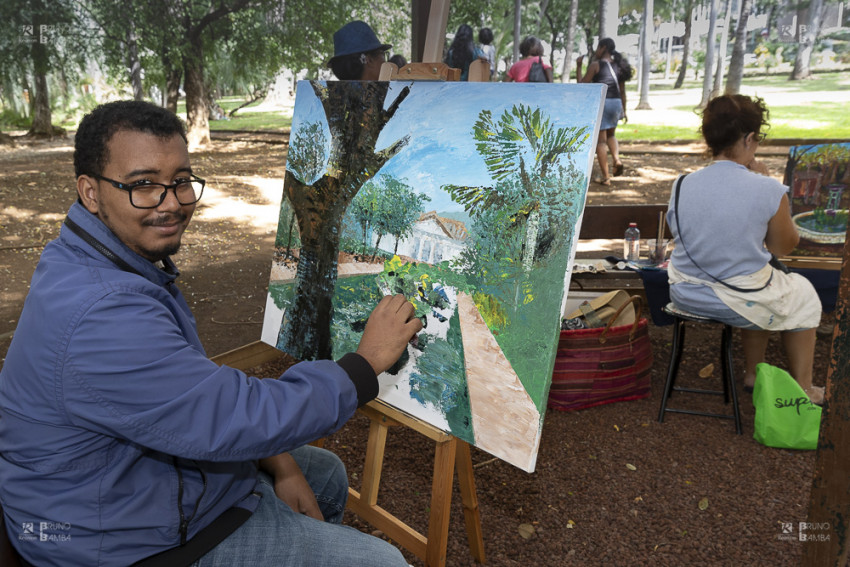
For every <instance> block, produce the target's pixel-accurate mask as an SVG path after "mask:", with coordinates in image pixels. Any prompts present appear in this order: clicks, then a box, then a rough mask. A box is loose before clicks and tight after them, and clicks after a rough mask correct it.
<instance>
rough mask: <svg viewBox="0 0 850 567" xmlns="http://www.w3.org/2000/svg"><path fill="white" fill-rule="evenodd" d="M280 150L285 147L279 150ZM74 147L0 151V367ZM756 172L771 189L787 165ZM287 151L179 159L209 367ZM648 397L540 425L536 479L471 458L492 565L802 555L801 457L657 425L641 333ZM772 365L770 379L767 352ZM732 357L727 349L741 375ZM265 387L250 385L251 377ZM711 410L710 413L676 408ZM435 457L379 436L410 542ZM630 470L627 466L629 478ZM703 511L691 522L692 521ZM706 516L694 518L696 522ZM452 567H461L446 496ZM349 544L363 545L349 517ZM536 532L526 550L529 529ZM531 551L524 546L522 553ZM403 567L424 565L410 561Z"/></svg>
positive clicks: (716, 433)
mask: <svg viewBox="0 0 850 567" xmlns="http://www.w3.org/2000/svg"><path fill="white" fill-rule="evenodd" d="M278 142H285V139H283V140H281V139H278ZM71 145H72V140H71V138H66V139H59V140H54V141H51V142H40V143H33V144H19V145H18V146H16V147H14V148H3V149H0V194H1V195H2V197H0V201H2V212H0V357H3V356H5V351H6V349H7V348H8V346H9V341H10V339H11V334H12V332H13V331H14V328H15V324H16V321H17V317H18V315H19V313H20V309H21V307H22V304H23V300H24V297H25V295H26V292H27V287H28V285H29V280H30V278H31V276H32V271H33V269H34V268H35V264H36V262H37V260H38V256H39V254H40V253H41V249H42V247H43V246H44V244H45V243H46V242H48V241H49V240H50V239H52V238H54V237H55V236H56V235H57V233H58V229H59V226H60V223H61V221H62V219H63V218H64V213H65V211H66V210H67V207H68V206H69V205H70V203H71V202H72V201H73V199H74V187H73V183H72V171H73V168H72V164H71V158H72V146H71ZM623 154H624V156H623V159H624V162H625V163H626V172H625V175H624V176H623V177H621V178H617V179H616V180H615V182H614V184H613V186H612V187H611V188H606V187H602V186H600V185H593V184H592V185H591V187H590V193H589V195H588V199H589V202H590V203H592V204H602V203H658V202H666V201H667V198H668V195H669V191H670V186H671V183H672V180H673V179H674V178H675V176H676V175H677V174H678V173H679V172H681V171H683V170H686V171H693V170H695V169H697V168H699V167H701V166H702V165H704V163H705V161H704V158H703V157H702V156H701V154H700V148H699V147H698V146H697V145H696V144H653V145H646V144H624V147H623ZM762 154H763V155H764V156H765V160H766V161H767V163H768V166H769V167H770V169H771V170H772V172H773V173H774V174H775V175H776V176H777V177H778V178H781V171H782V167H783V165H784V163H785V155H787V147H781V146H767V147H765V148H762ZM285 156H286V144H285V143H263V142H252V141H238V140H234V139H232V137H231V138H230V139H224V138H223V137H219V139H217V140H216V141H214V143H213V146H212V147H211V148H210V149H209V150H207V151H204V152H200V153H197V154H195V155H194V156H193V167H194V168H195V169H196V170H197V172H198V173H199V174H200V175H201V176H202V177H205V178H206V179H208V180H209V189H208V191H207V192H205V194H204V199H203V200H202V201H201V206H200V207H199V209H198V211H197V213H196V217H195V220H194V222H193V224H192V225H191V227H190V229H189V231H188V232H187V234H186V237H185V239H184V242H185V246H184V248H183V249H182V250H181V252H180V253H179V255H178V257H177V258H176V261H177V263H178V266H179V267H180V269H181V273H182V275H181V277H180V281H181V287H182V289H183V292H184V293H185V295H186V298H187V300H188V302H189V304H190V306H191V307H192V309H193V311H194V313H195V315H196V318H197V322H198V328H199V331H200V334H201V338H202V340H203V342H204V344H205V345H206V348H207V352H208V354H210V355H214V354H219V353H222V352H225V351H227V350H231V349H233V348H236V347H239V346H241V345H244V344H247V343H250V342H252V341H255V340H257V339H258V338H259V337H260V330H261V327H262V320H263V309H264V305H265V297H266V290H267V286H268V280H269V270H270V267H271V258H272V254H273V246H274V233H275V228H276V223H277V218H278V214H277V208H278V204H279V199H280V195H281V189H282V179H283V172H284V161H285ZM650 335H651V339H652V345H653V352H654V363H653V368H652V396H651V397H650V398H648V399H645V400H640V401H635V402H623V403H617V404H611V405H607V406H601V407H597V408H592V409H588V410H583V411H579V412H573V413H560V412H553V411H549V412H547V415H546V417H545V422H544V427H543V435H542V443H541V447H540V453H539V456H538V465H537V470H536V472H534V473H532V474H527V473H524V472H522V471H520V470H519V469H516V468H515V467H512V466H511V465H508V464H506V463H504V462H502V461H498V460H494V459H492V458H491V456H490V455H489V454H486V453H483V452H481V451H478V450H475V449H473V463H474V464H475V467H476V468H475V479H476V483H477V488H478V496H479V500H480V506H481V517H482V525H483V531H484V540H485V551H486V553H487V556H488V564H490V565H495V566H503V565H504V566H510V565H553V566H555V565H570V564H573V565H637V564H641V565H683V564H688V563H692V562H697V563H698V564H705V565H792V564H796V563H797V562H798V561H799V557H800V552H801V544H800V542H799V541H796V540H794V539H793V538H787V537H785V535H787V534H785V535H784V534H783V533H782V525H783V524H787V523H793V524H794V526H795V528H796V526H797V523H798V522H801V521H804V520H805V519H806V509H807V506H808V492H809V487H810V483H811V477H812V470H813V462H814V453H813V452H797V451H784V450H776V449H769V448H766V447H763V446H761V445H759V444H758V443H756V442H755V441H754V440H753V439H752V432H753V427H752V423H753V411H752V405H751V403H750V400H751V398H750V396H749V395H748V394H744V393H743V392H742V391H741V392H740V398H741V408H742V412H743V422H744V435H742V436H737V435H735V433H734V427H733V425H732V423H731V422H729V421H726V420H718V419H707V418H700V417H691V416H680V415H671V416H669V417H668V418H667V419H666V421H665V423H663V424H659V423H657V421H656V417H657V411H658V405H659V397H660V391H661V388H662V386H663V379H664V374H665V371H666V363H667V357H668V356H669V348H670V344H669V343H670V338H671V328H670V327H655V326H653V325H651V326H650ZM718 347H719V334H718V331H717V330H712V329H708V328H706V329H702V328H694V329H693V330H692V331H690V332H689V336H688V342H687V352H686V355H685V358H684V361H683V365H682V369H681V371H680V377H681V378H682V379H683V380H684V379H687V380H689V381H691V382H692V383H698V384H699V385H703V384H705V383H706V382H707V381H709V380H719V377H718V372H719V370H715V372H714V375H713V377H712V378H699V377H698V373H699V370H700V369H702V368H703V367H704V366H706V365H707V364H708V363H710V362H714V363H715V367H716V368H718V369H719V364H718V362H719V361H718V360H717V359H716V354H717V352H718V351H719V348H718ZM829 347H830V337H828V336H819V338H818V343H817V356H816V361H817V363H816V368H815V382H816V383H817V384H823V382H824V380H825V378H826V371H827V364H828V360H829ZM769 353H770V354H769V357H770V361H771V362H773V363H775V364H777V365H784V364H785V362H784V358H783V356H782V354H781V348H780V345H779V342H778V339H774V340H772V341H771V343H770V348H769ZM742 359H743V357H742V354H741V352H740V349H739V348H737V349H736V361H737V362H738V369H739V372H740V365H741V361H742ZM277 370H278V369H273V368H266V369H260V370H259V371H258V373H260V372H262V375H266V374H272V373H274V372H275V371H277ZM680 402H681V403H683V404H688V403H690V404H692V405H700V406H701V407H703V408H706V409H715V410H721V411H722V410H723V409H724V408H722V407H721V406H722V402H721V401H720V400H715V399H713V398H712V399H708V400H704V399H702V400H698V401H687V402H686V401H685V400H684V399H682V400H680ZM367 430H368V423H367V422H366V420H365V418H362V417H360V416H357V417H355V418H354V419H353V420H352V421H351V422H350V423H349V424H347V425H346V426H345V427H344V428H343V429H342V430H341V431H340V432H338V433H336V434H334V435H333V436H331V437H330V438H329V439H328V445H327V446H328V447H329V448H331V449H333V450H334V451H336V452H337V453H338V454H340V455H341V456H342V458H343V459H344V460H345V462H346V464H347V465H348V467H349V471H350V476H351V482H352V485H353V486H355V487H357V486H359V476H360V474H361V471H362V459H363V456H364V453H365V444H366V436H367ZM433 453H434V447H433V443H431V442H429V441H427V440H426V439H424V438H422V437H420V436H418V434H415V433H413V432H411V431H405V430H398V431H396V430H393V432H391V434H390V437H389V440H388V445H387V458H386V462H385V469H384V474H383V477H382V492H381V495H380V498H379V504H380V505H382V506H383V507H385V508H387V509H388V510H390V511H391V512H393V513H395V514H396V515H398V516H399V517H401V518H402V519H404V520H405V521H407V522H409V523H410V524H411V525H412V526H413V527H414V528H417V529H419V530H420V531H424V530H425V529H426V525H425V523H426V521H427V517H428V509H427V508H428V497H429V494H430V482H431V470H432V459H433ZM627 465H628V466H627ZM701 502H702V503H703V504H702V505H701V504H700V503H701ZM706 504H707V506H706ZM451 514H452V526H451V530H452V531H451V534H450V538H449V550H448V561H447V564H448V565H468V564H472V560H471V558H470V555H469V552H468V548H467V544H466V540H465V536H464V535H463V534H464V527H463V521H462V518H463V514H462V511H461V508H460V499H459V494H458V493H457V491H456V494H455V496H454V499H453V508H452V512H451ZM346 521H347V522H348V523H349V524H350V525H353V526H355V527H357V528H360V529H363V530H365V531H372V529H373V528H371V527H370V526H368V525H366V524H364V523H363V522H362V521H360V520H359V519H357V518H356V517H354V516H353V515H351V514H349V515H347V517H346ZM522 525H527V526H532V528H533V532H532V533H531V534H530V536H529V532H528V530H527V529H525V528H523V530H520V526H522ZM525 536H529V537H527V538H526V537H525ZM408 558H409V559H410V561H411V562H412V563H413V564H414V565H421V562H419V561H418V560H416V559H415V558H413V557H412V556H410V555H408Z"/></svg>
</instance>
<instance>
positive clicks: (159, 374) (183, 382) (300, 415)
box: [56, 291, 377, 461]
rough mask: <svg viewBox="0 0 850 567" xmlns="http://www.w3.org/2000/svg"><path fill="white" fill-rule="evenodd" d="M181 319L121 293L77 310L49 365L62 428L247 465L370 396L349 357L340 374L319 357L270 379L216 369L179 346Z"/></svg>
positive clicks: (373, 388)
mask: <svg viewBox="0 0 850 567" xmlns="http://www.w3.org/2000/svg"><path fill="white" fill-rule="evenodd" d="M182 319H183V318H182V317H180V316H179V314H178V315H175V313H173V312H172V311H171V310H170V309H169V308H168V307H166V304H165V303H163V301H160V300H158V299H156V298H154V297H150V296H148V295H145V294H142V293H133V292H129V291H125V292H113V293H109V294H107V295H106V296H104V297H102V298H100V299H99V300H98V301H96V302H95V303H94V304H92V305H91V306H90V307H88V308H87V309H86V310H85V312H84V313H81V315H80V317H79V318H78V319H77V320H76V321H75V324H74V325H73V328H72V329H69V331H68V333H66V336H67V337H68V339H67V344H66V345H64V348H65V351H64V355H63V354H60V355H59V357H58V361H59V363H58V364H57V376H56V380H57V388H56V394H57V396H58V397H59V399H58V400H57V402H58V403H59V405H60V407H64V411H65V412H66V417H67V419H68V421H69V422H70V423H72V424H74V425H77V426H81V427H85V428H88V429H91V430H94V431H98V432H100V433H102V434H105V435H109V436H113V437H117V438H121V439H126V440H128V441H130V442H132V443H137V444H139V445H142V446H144V447H148V448H151V449H154V450H156V451H160V452H162V453H167V454H171V455H177V456H180V457H185V458H190V459H198V460H209V461H234V460H247V459H258V458H263V457H267V456H269V455H273V454H277V453H281V452H284V451H287V450H290V449H293V448H295V447H298V446H301V445H303V444H305V443H308V442H310V441H313V440H315V439H317V438H319V437H322V436H325V435H328V434H330V433H332V432H333V431H335V430H337V429H338V428H340V427H341V426H342V425H343V424H344V423H345V422H346V421H347V420H348V419H349V418H350V417H351V415H352V414H353V413H354V411H355V409H356V408H357V406H358V389H360V390H362V391H361V392H360V395H362V396H363V397H368V396H370V395H371V397H374V395H375V394H376V393H377V378H376V377H375V375H374V372H371V377H369V376H366V377H365V378H363V377H362V376H361V377H360V378H359V380H360V381H361V382H369V380H370V379H371V381H372V382H374V384H373V385H368V386H365V387H360V388H358V387H357V386H355V383H354V382H353V381H352V378H351V377H350V376H349V373H348V371H352V372H354V373H358V372H360V373H362V372H363V370H364V369H363V366H362V364H365V366H366V367H368V368H369V369H370V370H371V367H369V365H368V363H365V361H362V364H361V362H360V361H358V360H357V358H359V357H358V355H349V356H348V357H345V358H346V360H345V361H341V362H343V365H344V366H345V367H347V368H348V371H346V369H345V368H344V367H343V366H341V365H340V364H338V363H336V362H333V361H329V360H320V361H312V362H302V363H299V364H297V365H295V366H293V367H292V368H290V369H289V370H287V371H286V372H285V373H284V374H283V375H282V376H281V377H280V378H279V379H277V380H274V379H259V378H255V377H251V376H247V375H245V373H243V372H241V371H239V370H235V369H233V368H228V367H219V366H218V365H216V364H215V363H214V362H212V361H210V360H209V359H208V358H207V357H206V355H205V354H204V353H203V351H202V349H201V348H199V346H195V345H194V344H192V343H193V341H191V340H188V339H187V333H188V336H189V337H190V338H194V339H195V340H197V335H196V333H195V329H194V325H193V324H192V325H187V323H186V321H185V320H182ZM181 325H182V326H181ZM186 327H189V328H186ZM351 357H355V358H353V359H352V358H351ZM361 360H362V359H361ZM373 392H374V394H373ZM361 401H362V402H363V403H365V401H368V399H367V400H365V401H363V400H361Z"/></svg>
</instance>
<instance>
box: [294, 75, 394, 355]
mask: <svg viewBox="0 0 850 567" xmlns="http://www.w3.org/2000/svg"><path fill="white" fill-rule="evenodd" d="M310 85H311V87H312V88H313V91H314V92H315V93H316V96H317V97H318V98H319V100H320V101H321V103H322V107H323V108H324V110H325V117H326V118H327V121H328V130H329V131H330V134H331V141H330V145H331V148H330V155H329V158H328V165H327V172H326V174H325V175H323V176H322V177H321V178H319V180H317V181H316V182H315V183H313V184H312V185H306V184H304V183H302V182H301V181H300V180H299V179H298V178H296V177H295V175H293V173H292V172H290V171H287V172H286V176H285V181H284V191H285V193H286V196H287V197H288V198H289V202H290V204H291V205H292V208H293V210H294V211H295V215H296V217H297V218H298V228H299V231H300V238H301V252H300V254H299V258H298V270H297V273H296V289H295V299H294V301H293V304H292V305H291V306H290V307H289V308H288V309H287V310H286V313H285V314H284V318H283V322H282V323H281V330H280V334H279V335H278V341H277V346H278V348H279V349H281V350H283V351H284V352H287V353H289V354H290V355H292V356H294V357H296V358H298V359H302V360H309V359H316V358H330V357H331V355H332V352H333V345H332V344H331V332H330V325H331V319H332V317H333V294H334V289H335V287H336V279H337V262H338V256H339V242H340V236H341V232H342V218H343V215H344V214H345V211H346V210H347V209H348V206H349V205H350V204H351V201H352V199H354V197H355V195H357V192H358V191H360V188H361V187H362V186H363V184H364V183H365V182H366V181H368V180H369V179H371V178H373V177H374V176H375V175H377V173H378V171H379V170H380V169H381V167H383V165H384V163H386V162H387V160H389V159H390V158H391V157H392V156H394V155H395V154H396V153H398V151H399V150H400V149H401V148H402V147H404V145H405V144H406V143H407V138H403V139H402V140H399V141H397V142H396V143H394V144H392V145H391V146H390V147H389V148H387V149H386V150H382V151H380V152H376V151H375V144H376V143H377V141H378V136H379V135H380V133H381V130H382V129H383V128H384V126H385V125H386V123H387V122H388V121H389V120H390V118H392V116H393V115H394V114H395V111H396V109H397V108H398V106H399V104H401V102H402V101H403V100H404V99H405V98H406V97H407V95H408V93H409V92H410V89H409V88H405V89H402V91H401V93H399V96H398V97H397V98H396V100H395V101H393V104H391V105H390V107H389V108H388V109H386V110H385V109H384V100H385V99H386V96H387V92H388V90H389V85H388V83H380V82H363V83H349V82H344V81H331V82H329V83H327V85H323V84H321V83H318V82H315V81H314V82H311V83H310Z"/></svg>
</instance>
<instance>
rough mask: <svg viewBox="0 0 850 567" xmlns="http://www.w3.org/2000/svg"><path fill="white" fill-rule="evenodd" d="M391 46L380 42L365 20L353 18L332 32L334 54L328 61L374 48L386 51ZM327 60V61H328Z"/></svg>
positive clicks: (373, 49)
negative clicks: (353, 19)
mask: <svg viewBox="0 0 850 567" xmlns="http://www.w3.org/2000/svg"><path fill="white" fill-rule="evenodd" d="M390 47H392V45H390V44H388V43H381V42H380V40H379V39H378V37H377V36H376V35H375V32H374V31H372V28H370V27H369V24H367V23H366V22H361V21H359V20H355V21H353V22H348V23H347V24H345V25H344V26H342V27H341V28H339V29H338V30H337V31H336V33H335V34H334V56H333V57H331V59H330V61H333V60H334V59H336V58H337V57H343V56H345V55H354V54H356V53H369V52H370V51H375V50H376V49H381V50H384V51H386V50H387V49H389V48H390ZM330 61H329V62H330Z"/></svg>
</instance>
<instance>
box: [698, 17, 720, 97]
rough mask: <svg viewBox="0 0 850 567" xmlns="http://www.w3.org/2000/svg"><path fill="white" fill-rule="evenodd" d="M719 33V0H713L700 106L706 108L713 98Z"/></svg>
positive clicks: (709, 18)
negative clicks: (715, 47)
mask: <svg viewBox="0 0 850 567" xmlns="http://www.w3.org/2000/svg"><path fill="white" fill-rule="evenodd" d="M716 34H717V0H711V10H710V11H709V14H708V36H707V37H706V45H705V67H704V69H705V71H704V73H703V77H702V100H700V103H699V107H700V108H705V105H707V104H708V101H709V99H710V98H711V87H712V79H713V74H712V72H711V71H712V69H714V36H715V35H716Z"/></svg>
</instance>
